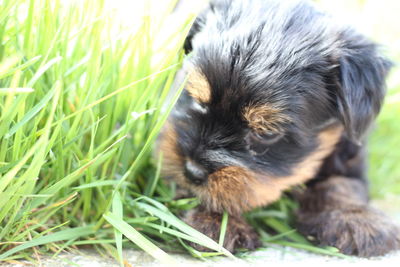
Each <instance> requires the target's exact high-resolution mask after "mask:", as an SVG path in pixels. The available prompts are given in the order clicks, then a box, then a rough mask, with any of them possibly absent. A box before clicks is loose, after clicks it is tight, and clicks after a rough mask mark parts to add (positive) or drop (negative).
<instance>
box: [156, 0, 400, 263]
mask: <svg viewBox="0 0 400 267" xmlns="http://www.w3.org/2000/svg"><path fill="white" fill-rule="evenodd" d="M185 49H186V50H187V52H191V56H190V57H189V58H188V60H187V62H186V63H185V65H184V71H186V72H187V73H188V75H189V76H188V82H187V84H186V87H185V91H184V93H183V94H182V96H181V97H180V99H179V101H178V103H177V105H176V108H175V110H174V111H173V113H172V114H171V117H170V119H169V121H168V123H167V125H166V126H165V128H164V131H163V133H162V135H161V137H160V140H159V141H160V142H159V149H161V150H162V151H163V155H164V169H163V172H164V176H166V177H172V178H173V179H174V180H175V181H176V182H177V184H178V185H179V186H181V187H183V188H186V189H188V190H189V191H190V192H191V193H193V194H194V195H196V196H197V197H198V198H199V199H200V200H201V203H202V204H201V207H200V208H198V209H196V210H193V211H191V212H189V213H188V214H187V216H186V217H185V220H186V222H188V223H189V224H190V225H192V226H193V227H195V228H197V229H198V230H200V231H202V232H203V233H205V234H207V235H208V236H210V237H212V238H214V239H217V238H218V235H219V231H220V229H219V224H220V221H221V213H222V212H223V211H227V212H228V213H229V214H230V217H229V224H228V231H227V235H226V238H225V244H224V245H225V247H226V248H227V249H229V250H231V251H234V250H235V249H236V248H239V247H245V248H249V249H252V248H255V247H257V246H258V245H259V243H260V242H259V240H258V236H257V234H256V233H255V231H254V230H252V229H251V227H250V226H249V225H247V224H246V222H245V221H244V220H243V219H242V218H241V214H242V213H243V212H245V211H249V210H251V209H253V208H255V207H259V206H264V205H267V204H269V203H271V202H273V201H276V200H277V199H278V198H279V197H280V196H281V194H282V192H283V191H284V190H286V189H289V188H290V187H291V186H293V185H297V184H301V183H306V185H307V189H306V190H305V191H304V192H303V193H302V194H300V195H299V196H298V197H297V198H298V201H299V203H300V209H299V211H298V213H297V227H298V230H299V231H300V232H301V233H303V234H305V235H307V236H314V237H315V239H316V240H317V241H318V242H319V243H320V244H322V245H330V246H335V247H337V248H339V249H340V251H342V252H343V253H346V254H354V255H359V256H366V257H368V256H374V255H382V254H385V253H387V252H389V251H391V250H395V249H398V248H399V247H400V232H399V230H398V228H397V227H396V226H395V225H394V224H392V222H390V220H389V219H388V218H387V217H386V216H385V215H384V214H382V213H381V212H379V211H378V210H375V209H373V208H372V207H370V206H369V204H368V189H367V181H366V178H365V164H364V162H365V154H364V147H365V141H366V133H367V131H368V128H369V126H370V125H371V123H372V122H373V120H374V118H375V117H376V115H377V113H378V112H379V110H380V107H381V104H382V101H383V97H384V92H385V89H384V87H385V76H386V74H387V73H388V70H389V68H390V65H391V64H390V63H389V62H388V61H387V60H386V59H385V58H383V57H382V56H381V55H380V54H379V52H378V49H377V46H376V45H375V44H374V43H373V42H371V41H370V40H368V39H367V38H366V37H364V36H363V35H360V34H358V33H357V32H356V31H354V30H353V29H351V28H349V27H344V26H341V25H337V24H336V23H334V22H333V21H332V20H331V18H330V17H329V16H327V15H325V14H323V13H321V12H319V11H317V10H316V9H315V8H314V7H313V6H312V5H311V4H310V3H308V2H301V1H279V0H242V1H240V0H232V1H228V0H221V1H212V2H211V3H210V4H209V6H208V7H207V8H206V9H205V10H204V11H203V12H202V13H201V14H200V15H199V17H198V18H197V20H196V21H195V23H194V25H193V27H192V29H191V31H190V34H189V36H188V38H187V41H186V44H185Z"/></svg>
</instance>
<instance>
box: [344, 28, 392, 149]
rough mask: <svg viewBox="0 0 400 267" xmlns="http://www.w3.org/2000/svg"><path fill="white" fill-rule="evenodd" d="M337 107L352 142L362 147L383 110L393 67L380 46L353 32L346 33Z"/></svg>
mask: <svg viewBox="0 0 400 267" xmlns="http://www.w3.org/2000/svg"><path fill="white" fill-rule="evenodd" d="M340 39H341V40H340V42H341V49H340V55H339V59H338V64H339V72H338V73H339V78H338V83H339V86H338V88H337V92H336V95H337V106H338V109H339V116H340V119H341V120H342V122H343V124H344V126H345V129H346V133H347V135H348V137H349V138H351V139H352V140H353V141H355V142H357V143H359V142H360V141H361V140H362V138H363V135H364V133H365V132H366V131H367V130H368V128H369V126H370V124H371V122H372V121H373V120H374V119H375V117H376V115H377V114H378V113H379V110H380V108H381V105H382V102H383V98H384V95H385V78H386V76H387V74H388V72H389V70H390V68H391V66H392V63H391V62H390V61H388V60H387V59H385V58H384V57H382V56H381V55H380V54H379V52H378V48H377V45H376V44H374V43H373V42H371V41H369V40H368V39H366V38H365V37H364V36H362V35H360V34H357V33H355V32H354V31H352V30H347V31H345V32H342V34H341V38H340Z"/></svg>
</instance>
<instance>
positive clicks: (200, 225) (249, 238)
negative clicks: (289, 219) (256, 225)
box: [183, 210, 261, 252]
mask: <svg viewBox="0 0 400 267" xmlns="http://www.w3.org/2000/svg"><path fill="white" fill-rule="evenodd" d="M221 219H222V216H221V214H219V213H213V212H208V211H199V210H193V211H191V212H189V213H188V214H187V215H186V216H185V218H184V219H183V220H184V221H185V222H186V223H187V224H189V225H190V226H192V227H193V228H195V229H196V230H198V231H200V232H202V233H203V234H205V235H206V236H208V237H210V238H211V239H213V240H215V241H217V242H218V239H219V235H220V229H221ZM190 245H191V246H192V247H194V248H195V249H197V250H200V251H209V249H207V248H205V247H203V246H200V245H198V244H195V243H191V244H190ZM260 246H261V242H260V240H259V237H258V234H257V233H256V232H255V231H254V230H253V229H252V228H251V226H249V225H248V224H247V223H246V222H245V221H244V219H242V218H238V217H233V216H229V219H228V226H227V230H226V234H225V239H224V248H226V249H227V250H229V251H230V252H235V251H236V250H237V249H239V248H245V249H249V250H254V249H256V248H257V247H260Z"/></svg>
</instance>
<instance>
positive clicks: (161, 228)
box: [0, 0, 400, 265]
mask: <svg viewBox="0 0 400 267" xmlns="http://www.w3.org/2000/svg"><path fill="white" fill-rule="evenodd" d="M64 2H65V1H61V0H0V6H1V8H0V261H9V260H13V259H27V260H30V261H33V262H35V261H38V258H39V257H41V255H43V254H54V255H57V254H58V253H60V252H61V251H63V250H69V251H75V250H76V249H79V248H80V247H81V246H87V245H91V246H93V247H94V248H96V249H97V250H98V251H99V252H102V253H103V252H106V253H107V254H109V255H111V256H113V257H114V258H115V259H116V260H118V261H119V262H120V264H121V265H123V258H122V247H135V248H138V247H139V248H141V249H143V250H144V251H146V252H148V253H149V254H150V255H153V256H154V257H156V258H158V259H160V260H161V261H163V262H165V263H169V264H171V263H172V264H173V263H174V259H173V258H172V257H171V256H169V254H168V253H169V252H177V251H179V252H182V251H187V252H188V253H190V254H191V255H193V256H195V257H200V258H202V257H209V256H214V255H221V254H222V255H226V256H228V257H233V256H232V255H231V254H230V253H229V252H228V251H226V250H225V249H223V248H222V247H221V246H220V245H219V244H221V243H222V241H223V238H224V236H223V232H224V231H225V227H223V229H222V234H221V236H220V239H219V244H218V243H217V242H214V241H212V240H210V239H209V238H207V237H206V236H204V235H203V234H201V233H199V232H197V231H196V230H194V229H192V228H191V227H189V226H188V225H186V224H184V223H183V222H182V221H181V220H180V219H179V218H178V214H179V213H180V212H182V211H184V210H188V209H191V208H193V207H195V206H196V205H197V204H198V202H197V200H196V199H181V200H174V199H173V198H174V193H175V188H174V187H173V186H169V185H166V184H165V183H163V182H162V179H160V177H159V170H160V166H161V164H162V160H161V159H152V157H151V149H152V146H153V143H154V140H155V138H156V136H157V134H158V132H159V130H160V128H161V126H162V124H163V122H164V121H165V119H166V116H167V114H168V111H169V110H170V108H171V107H172V104H173V102H174V100H175V99H176V97H177V96H178V95H177V94H176V95H174V96H173V97H172V98H169V96H168V93H169V91H170V87H171V84H172V82H173V79H174V75H175V73H176V71H177V70H178V69H179V67H180V64H181V61H182V59H183V52H182V51H181V46H182V43H183V40H184V38H185V34H186V33H187V31H188V29H189V27H190V24H191V21H192V20H193V15H192V14H186V15H185V16H184V17H180V18H179V19H180V20H179V21H178V22H175V24H173V25H172V26H171V25H170V26H169V25H168V24H167V23H168V14H169V13H170V11H171V10H172V9H173V7H174V4H175V2H176V1H175V0H168V1H166V3H167V4H166V7H167V8H165V12H157V14H155V12H154V11H155V10H159V7H158V6H154V5H149V6H147V7H146V6H145V7H144V8H147V9H146V10H145V9H144V10H140V11H139V12H138V14H144V13H146V14H148V15H146V16H140V17H138V16H137V14H136V17H135V16H132V20H135V23H132V24H131V25H134V27H132V26H131V27H126V26H124V24H122V23H119V22H118V21H119V19H118V17H117V15H116V14H114V13H113V12H111V10H110V9H109V8H107V6H106V3H105V1H104V0H86V1H71V3H69V4H65V3H64ZM363 2H365V1H363ZM171 29H173V30H172V31H171ZM160 37H163V38H160ZM399 58H400V57H399ZM393 84H394V85H392V86H391V90H390V93H389V95H390V96H389V98H388V102H387V104H386V106H385V108H384V110H383V112H382V115H381V116H380V117H379V128H378V130H377V131H375V132H374V134H373V136H372V138H371V141H372V142H371V146H370V149H371V165H372V166H371V177H372V193H373V195H374V196H376V197H383V196H385V195H386V194H388V193H392V194H398V193H400V187H399V186H398V185H399V184H400V175H399V174H400V167H399V165H397V160H396V159H397V158H399V157H398V156H400V152H398V151H397V150H395V149H393V148H396V147H398V145H399V139H398V138H397V137H396V135H394V134H393V133H395V132H397V130H400V129H399V127H400V126H399V124H398V123H393V122H396V121H397V120H398V116H399V115H400V110H399V105H398V104H399V99H400V97H399V94H400V86H399V84H400V83H399V84H396V83H393ZM168 99H169V100H168ZM171 99H172V100H171ZM167 100H168V101H167ZM382 176H384V177H385V179H381V177H382ZM394 184H397V186H394ZM293 209H295V203H293V202H291V201H289V200H287V199H285V198H284V199H282V200H281V201H279V202H277V203H275V204H273V205H271V206H270V207H269V208H268V209H257V210H255V211H252V212H251V213H249V214H246V216H247V218H248V220H249V222H250V223H251V224H252V225H253V226H255V227H256V229H257V230H258V231H259V232H260V235H261V237H262V240H263V241H265V244H270V243H276V244H281V245H286V246H292V247H297V248H302V249H306V250H309V251H313V252H316V253H323V254H328V255H339V256H340V254H338V253H337V251H336V250H335V249H332V248H317V247H314V246H313V245H311V244H310V242H309V241H308V240H306V239H305V238H304V237H302V236H301V235H299V234H298V233H296V231H294V230H293V229H292V228H291V226H290V225H291V222H292V221H293V217H292V210H293ZM227 221H229V217H228V216H224V218H223V222H222V224H223V225H226V223H227ZM269 230H273V231H275V232H276V233H277V234H275V235H271V234H270V231H269ZM187 241H191V242H196V243H199V244H201V245H203V246H206V247H209V248H211V249H213V250H214V251H215V252H212V253H201V252H198V251H196V250H194V249H193V248H191V247H189V246H188V245H187ZM241 255H243V256H245V255H246V252H243V253H242V254H241Z"/></svg>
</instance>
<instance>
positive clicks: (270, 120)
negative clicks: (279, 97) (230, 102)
mask: <svg viewBox="0 0 400 267" xmlns="http://www.w3.org/2000/svg"><path fill="white" fill-rule="evenodd" d="M282 111H283V108H280V107H276V106H273V105H255V106H248V107H245V108H244V110H243V117H244V118H245V119H246V120H247V122H248V124H249V126H250V128H252V129H253V130H254V131H256V132H257V133H265V132H274V133H280V132H282V129H281V124H282V123H286V122H289V121H290V118H289V117H288V116H286V115H285V114H283V113H282Z"/></svg>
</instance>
